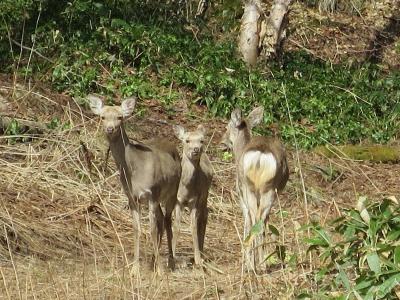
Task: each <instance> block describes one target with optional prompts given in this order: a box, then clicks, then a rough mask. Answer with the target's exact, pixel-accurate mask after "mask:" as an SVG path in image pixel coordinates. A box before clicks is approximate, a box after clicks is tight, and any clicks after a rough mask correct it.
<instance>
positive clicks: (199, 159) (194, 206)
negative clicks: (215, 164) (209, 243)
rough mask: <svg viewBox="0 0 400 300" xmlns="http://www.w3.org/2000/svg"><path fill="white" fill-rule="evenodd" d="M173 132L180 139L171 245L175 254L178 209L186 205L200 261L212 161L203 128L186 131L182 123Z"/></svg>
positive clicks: (178, 226) (195, 257) (198, 261)
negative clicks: (180, 167)
mask: <svg viewBox="0 0 400 300" xmlns="http://www.w3.org/2000/svg"><path fill="white" fill-rule="evenodd" d="M174 131H175V135H176V136H177V137H178V138H179V139H180V140H181V141H182V144H183V154H182V163H181V165H182V176H181V180H180V183H179V189H178V203H177V205H176V208H175V225H174V237H173V242H172V247H173V251H174V255H175V248H176V240H177V238H178V234H179V231H180V226H181V212H182V209H183V208H184V206H188V207H189V209H190V215H191V229H192V237H193V250H194V262H195V264H196V265H200V264H201V263H202V261H201V253H202V252H203V247H204V237H205V232H206V226H207V219H208V208H207V198H208V190H209V188H210V185H211V180H212V177H213V169H212V166H211V162H210V160H209V159H208V157H207V155H206V154H205V153H204V152H203V151H204V135H205V131H206V130H205V128H204V127H203V125H199V126H198V127H197V130H195V131H189V132H186V131H185V129H184V128H183V127H182V126H179V125H176V126H174Z"/></svg>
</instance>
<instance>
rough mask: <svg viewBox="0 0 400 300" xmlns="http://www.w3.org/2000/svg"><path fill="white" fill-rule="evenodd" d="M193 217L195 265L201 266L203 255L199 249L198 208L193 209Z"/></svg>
mask: <svg viewBox="0 0 400 300" xmlns="http://www.w3.org/2000/svg"><path fill="white" fill-rule="evenodd" d="M190 217H191V229H192V238H193V250H194V263H195V264H196V265H200V264H201V254H200V248H199V227H198V225H199V211H198V210H197V207H194V208H192V210H191V212H190Z"/></svg>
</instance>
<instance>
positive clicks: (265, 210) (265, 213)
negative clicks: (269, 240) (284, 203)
mask: <svg viewBox="0 0 400 300" xmlns="http://www.w3.org/2000/svg"><path fill="white" fill-rule="evenodd" d="M275 195H276V194H275V191H274V190H269V191H268V192H267V193H265V194H262V195H261V196H260V206H259V208H258V211H257V219H258V220H262V221H263V224H264V226H266V223H267V219H268V217H269V213H270V212H271V208H272V204H273V202H274V200H275ZM265 251H266V248H265V229H264V232H263V234H262V235H259V239H258V240H257V252H258V263H259V264H261V263H262V262H263V261H264V259H265Z"/></svg>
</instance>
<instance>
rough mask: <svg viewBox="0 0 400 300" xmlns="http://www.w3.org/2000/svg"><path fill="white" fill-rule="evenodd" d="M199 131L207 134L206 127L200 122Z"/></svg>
mask: <svg viewBox="0 0 400 300" xmlns="http://www.w3.org/2000/svg"><path fill="white" fill-rule="evenodd" d="M197 131H198V132H199V133H200V134H202V135H205V134H206V129H205V127H204V126H203V125H202V124H200V125H199V126H197Z"/></svg>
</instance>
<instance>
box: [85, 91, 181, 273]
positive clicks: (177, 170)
mask: <svg viewBox="0 0 400 300" xmlns="http://www.w3.org/2000/svg"><path fill="white" fill-rule="evenodd" d="M88 100H89V103H90V107H91V109H92V111H93V113H94V114H96V115H99V116H100V117H101V119H102V123H103V127H104V131H105V133H106V136H107V139H108V142H109V144H110V149H111V153H112V156H113V157H114V160H115V162H116V164H117V167H118V169H119V172H120V180H121V183H122V186H123V189H124V192H125V194H126V195H127V197H128V200H129V207H130V209H131V211H132V216H133V226H134V235H135V239H134V240H135V245H134V249H135V250H134V262H135V264H136V265H137V266H138V265H139V246H140V204H142V203H147V204H148V205H149V219H150V233H151V239H152V242H153V251H154V252H153V253H154V268H155V269H156V270H157V271H159V247H160V244H161V238H162V235H163V231H164V227H165V228H166V231H167V240H168V250H169V261H168V264H169V266H170V267H171V268H174V258H173V251H172V221H171V220H172V212H173V210H174V208H175V205H176V201H177V192H178V186H179V179H180V175H181V164H180V157H179V153H178V151H177V150H176V148H175V146H174V145H173V144H171V143H170V142H169V141H168V140H166V139H155V140H153V141H151V142H149V143H146V144H144V143H140V142H137V141H132V142H130V141H129V138H128V136H127V134H126V132H125V128H124V119H125V118H127V117H129V116H130V115H131V114H132V112H133V110H134V108H135V103H136V101H135V98H128V99H125V100H124V101H123V102H122V103H121V105H120V106H105V105H103V102H102V100H101V99H100V98H98V97H97V96H94V95H89V96H88ZM160 204H164V206H165V216H164V214H163V211H162V209H161V206H160Z"/></svg>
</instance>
